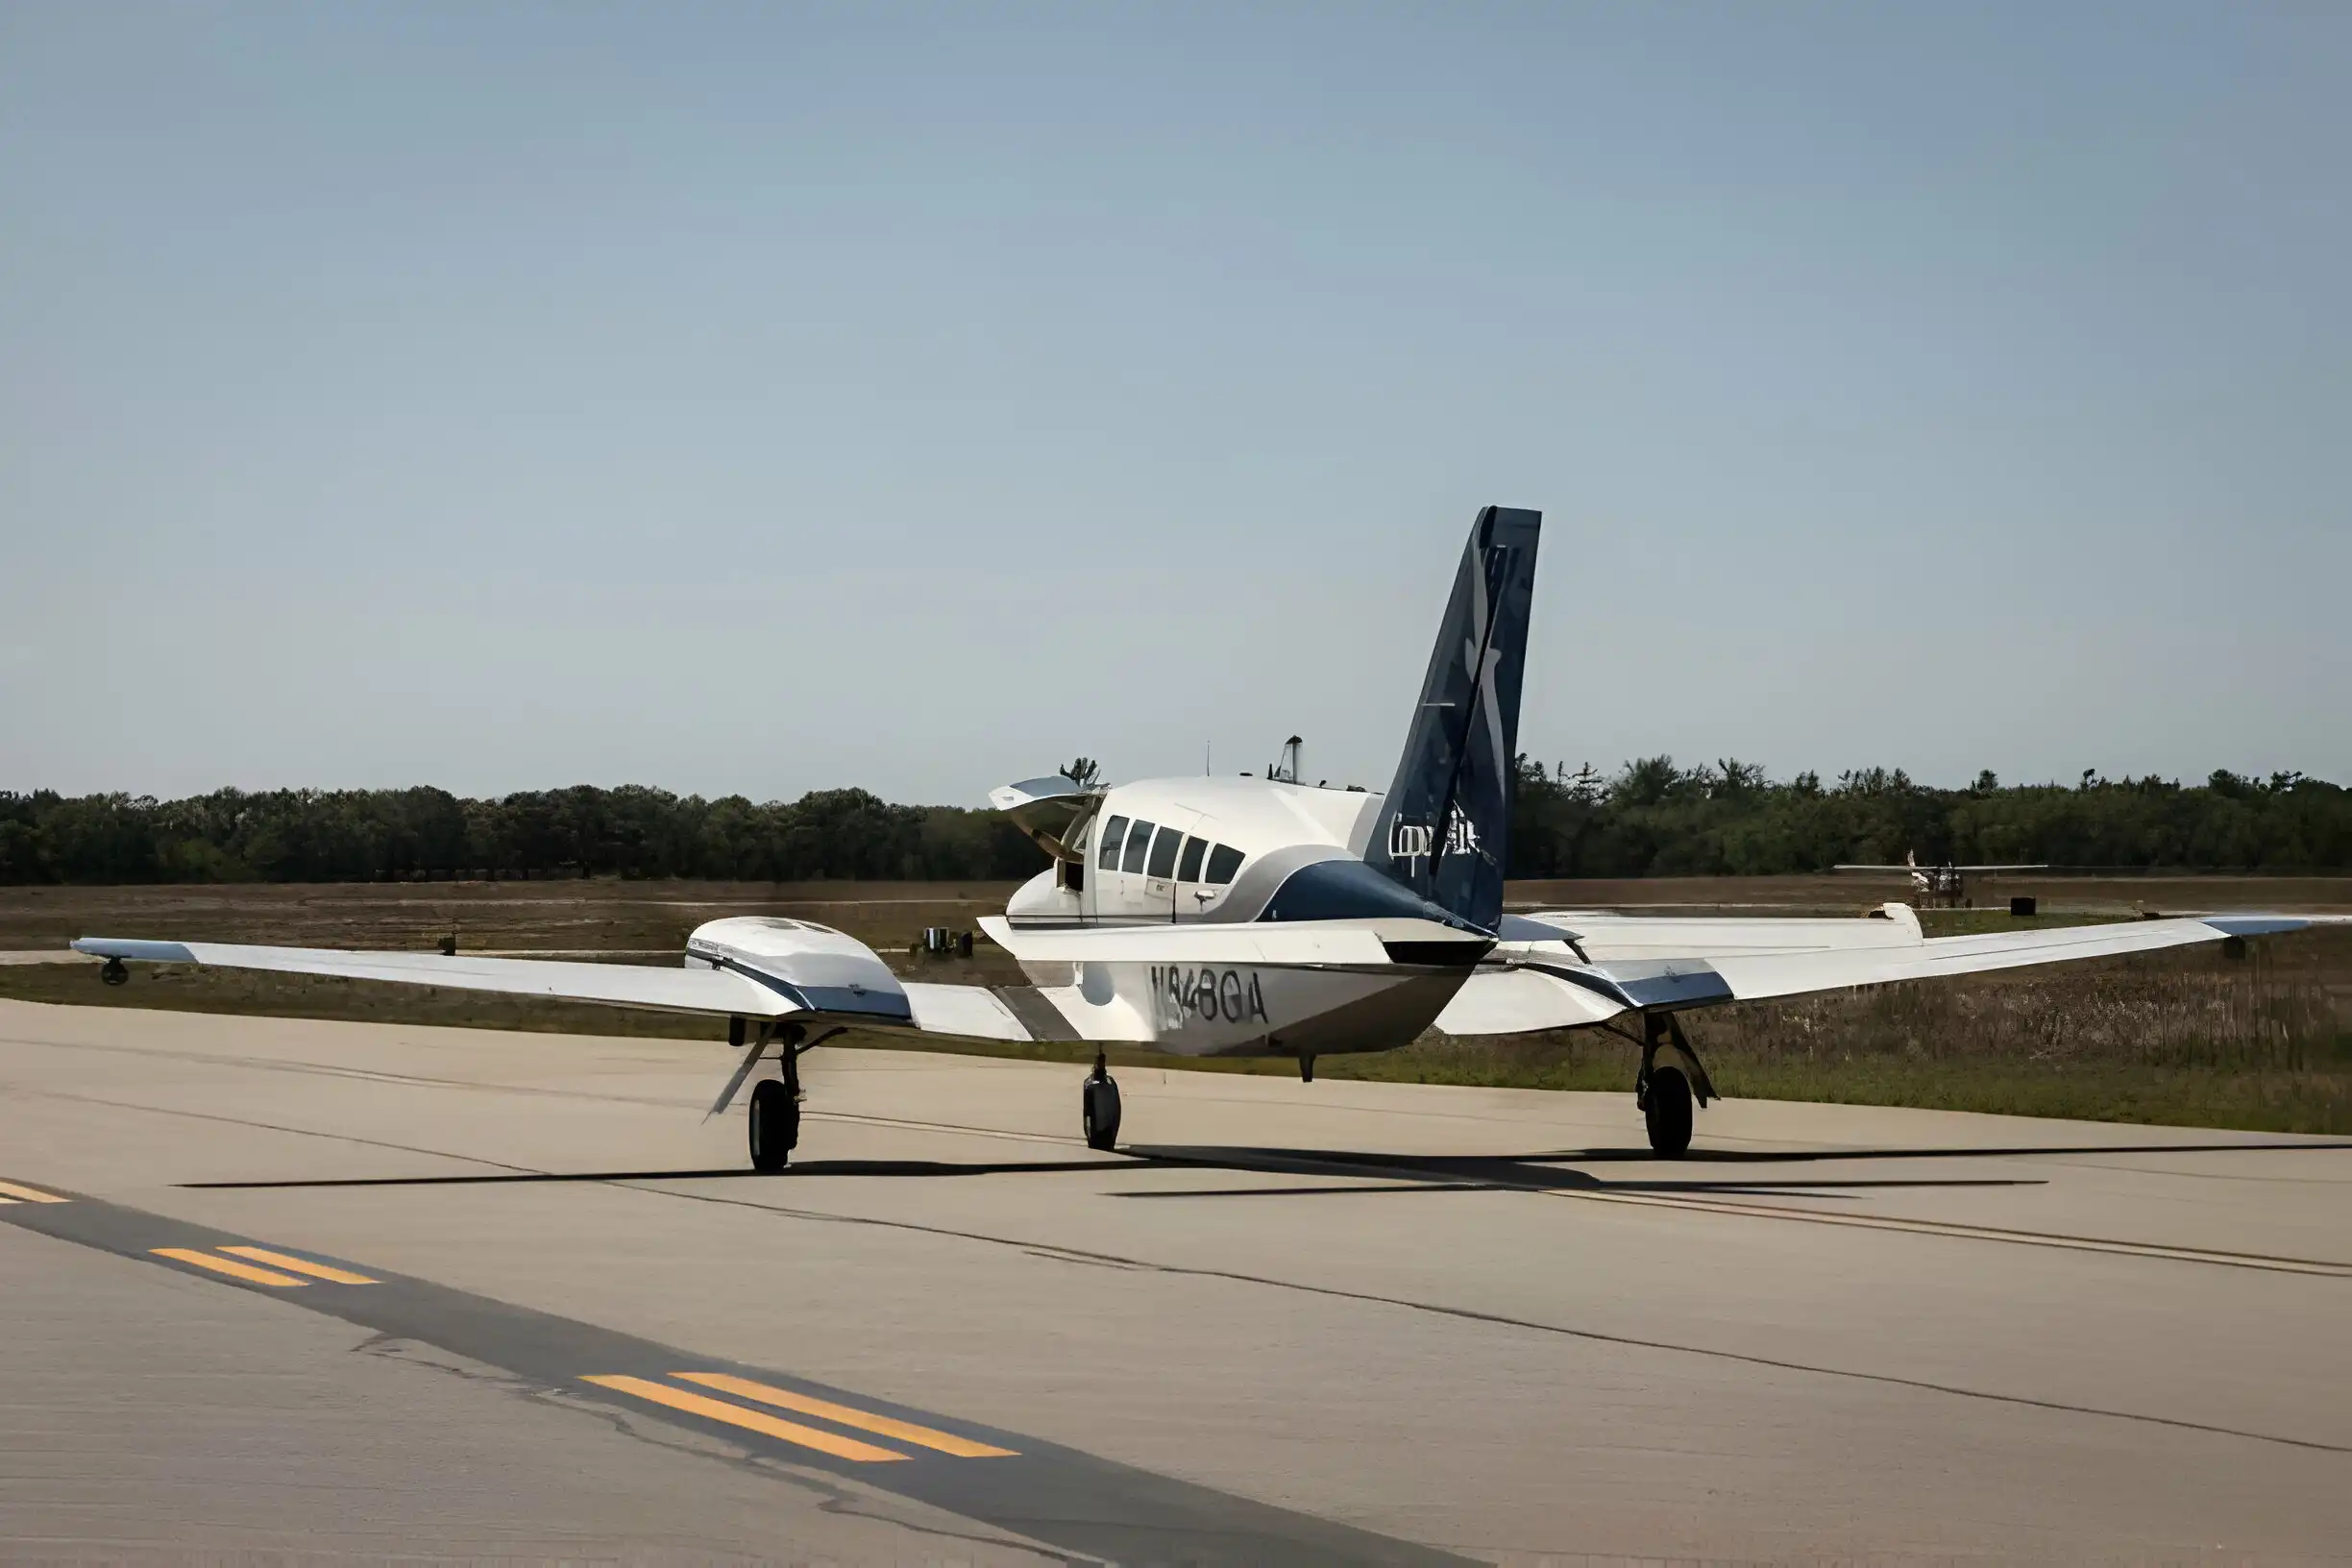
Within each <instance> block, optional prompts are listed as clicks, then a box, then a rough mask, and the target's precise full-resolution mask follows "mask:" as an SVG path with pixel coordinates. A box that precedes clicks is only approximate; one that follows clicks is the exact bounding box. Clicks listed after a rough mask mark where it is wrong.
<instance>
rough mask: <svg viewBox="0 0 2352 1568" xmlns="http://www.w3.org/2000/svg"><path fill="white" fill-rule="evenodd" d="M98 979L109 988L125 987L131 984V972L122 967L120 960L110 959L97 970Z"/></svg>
mask: <svg viewBox="0 0 2352 1568" xmlns="http://www.w3.org/2000/svg"><path fill="white" fill-rule="evenodd" d="M98 978H99V979H101V980H104V981H105V982H106V983H107V984H108V985H110V986H126V985H129V984H130V983H131V971H130V969H129V968H125V967H124V965H123V961H122V960H121V959H119V958H110V959H108V960H107V961H106V964H105V966H104V967H103V968H100V969H99V971H98Z"/></svg>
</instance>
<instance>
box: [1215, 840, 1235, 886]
mask: <svg viewBox="0 0 2352 1568" xmlns="http://www.w3.org/2000/svg"><path fill="white" fill-rule="evenodd" d="M1240 869H1241V851H1240V850H1238V849H1236V848H1234V847H1233V846H1232V845H1225V844H1220V845H1216V846H1215V847H1214V848H1213V849H1211V850H1210V851H1209V875H1208V877H1207V878H1206V880H1207V881H1209V882H1212V883H1214V884H1216V885H1217V886H1219V887H1222V886H1223V885H1224V884H1226V883H1228V882H1231V881H1232V880H1233V879H1234V872H1236V871H1237V870H1240Z"/></svg>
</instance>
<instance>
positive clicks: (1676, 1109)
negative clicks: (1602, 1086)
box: [1633, 1013, 1720, 1160]
mask: <svg viewBox="0 0 2352 1568" xmlns="http://www.w3.org/2000/svg"><path fill="white" fill-rule="evenodd" d="M1719 1097H1720V1096H1718V1095H1717V1094H1716V1092H1715V1086H1714V1084H1713V1083H1711V1082H1709V1081H1708V1079H1707V1073H1706V1068H1705V1066H1703V1065H1702V1064H1701V1063H1700V1061H1699V1052H1698V1050H1697V1049H1696V1048H1694V1047H1693V1046H1692V1044H1691V1042H1690V1037H1689V1036H1688V1035H1685V1034H1684V1033H1683V1032H1682V1026H1681V1025H1680V1024H1679V1023H1677V1022H1676V1021H1675V1016H1674V1015H1673V1014H1672V1013H1644V1014H1643V1015H1642V1059H1641V1070H1640V1071H1639V1072H1638V1073H1636V1074H1635V1075H1634V1078H1633V1103H1634V1104H1635V1105H1637V1106H1639V1107H1641V1113H1642V1119H1643V1120H1644V1121H1645V1122H1647V1123H1648V1124H1649V1128H1650V1147H1651V1148H1652V1149H1654V1150H1655V1151H1656V1152H1657V1153H1658V1154H1659V1155H1660V1156H1661V1157H1663V1158H1665V1159H1668V1160H1676V1159H1679V1158H1681V1156H1682V1153H1683V1151H1684V1150H1686V1149H1688V1148H1689V1147H1690V1140H1691V1102H1692V1101H1693V1100H1694V1099H1695V1100H1697V1102H1698V1104H1699V1108H1700V1109H1701V1110H1704V1109H1705V1108H1706V1103H1707V1101H1709V1100H1712V1099H1716V1098H1719Z"/></svg>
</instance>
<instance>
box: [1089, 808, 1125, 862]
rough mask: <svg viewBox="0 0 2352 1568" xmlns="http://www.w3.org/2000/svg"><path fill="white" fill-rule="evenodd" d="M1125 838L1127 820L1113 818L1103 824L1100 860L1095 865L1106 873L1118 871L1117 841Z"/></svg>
mask: <svg viewBox="0 0 2352 1568" xmlns="http://www.w3.org/2000/svg"><path fill="white" fill-rule="evenodd" d="M1126 836H1127V819H1126V818H1124V817H1114V818H1112V819H1111V820H1110V821H1107V822H1105V823H1103V842H1102V859H1101V860H1099V861H1097V862H1096V863H1095V864H1097V865H1099V866H1100V867H1101V868H1102V869H1103V870H1106V871H1115V870H1118V852H1119V840H1121V839H1123V838H1125V837H1126Z"/></svg>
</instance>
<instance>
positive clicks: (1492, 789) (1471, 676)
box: [1364, 506, 1543, 931]
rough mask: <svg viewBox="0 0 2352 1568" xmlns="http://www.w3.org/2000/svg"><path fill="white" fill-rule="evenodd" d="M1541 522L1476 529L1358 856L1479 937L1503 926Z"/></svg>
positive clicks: (1487, 523) (1494, 517)
mask: <svg viewBox="0 0 2352 1568" xmlns="http://www.w3.org/2000/svg"><path fill="white" fill-rule="evenodd" d="M1542 523H1543V514H1542V513H1541V512H1532V511H1522V510H1518V509H1516V508H1513V507H1508V506H1489V507H1487V508H1485V509H1484V510H1483V511H1482V512H1480V513H1479V516H1478V522H1477V523H1475V524H1473V525H1472V526H1471V529H1470V541H1469V544H1468V545H1467V546H1466V547H1465V548H1464V549H1463V551H1462V559H1461V568H1460V570H1459V571H1458V572H1457V573H1456V574H1455V577H1454V594H1453V597H1452V598H1451V599H1449V600H1447V601H1446V611H1445V620H1444V621H1443V622H1442V623H1441V624H1440V625H1439V626H1438V628H1437V646H1436V647H1435V648H1434V649H1433V650H1432V651H1431V653H1430V663H1429V673H1428V674H1425V675H1424V676H1423V677H1422V680H1421V700H1420V702H1419V704H1418V705H1417V706H1416V707H1415V708H1414V709H1413V715H1412V723H1411V725H1410V727H1409V729H1408V730H1407V732H1406V736H1405V754H1404V755H1403V756H1402V757H1400V758H1398V759H1397V772H1396V779H1395V781H1394V782H1393V783H1391V784H1390V785H1389V786H1388V796H1387V798H1386V799H1385V800H1384V801H1383V802H1382V803H1381V813H1380V817H1379V820H1378V821H1376V822H1375V823H1374V825H1373V829H1372V842H1371V843H1370V844H1369V845H1366V846H1365V849H1364V859H1365V861H1366V862H1367V863H1368V864H1370V865H1371V866H1373V867H1375V868H1377V869H1378V870H1382V871H1384V872H1386V873H1387V874H1388V875H1389V876H1391V877H1393V878H1395V879H1396V880H1397V881H1398V882H1400V883H1402V884H1404V885H1405V886H1406V887H1408V888H1409V889H1411V890H1412V891H1413V892H1414V893H1417V894H1420V895H1421V896H1422V897H1424V898H1426V899H1428V900H1429V901H1430V902H1431V903H1433V904H1435V905H1437V906H1438V907H1439V908H1440V909H1443V910H1445V911H1447V912H1448V913H1449V914H1452V915H1455V916H1457V917H1458V918H1460V919H1464V920H1467V921H1469V922H1470V923H1471V924H1473V925H1476V926H1478V927H1479V928H1480V929H1482V930H1485V931H1492V930H1494V929H1496V928H1497V927H1498V926H1499V925H1500V924H1501V923H1502V919H1503V872H1504V869H1505V867H1506V866H1507V864H1508V860H1509V848H1510V797H1511V783H1512V765H1513V759H1514V758H1515V757H1517V755H1518V747H1519V688H1520V683H1521V679H1522V677H1523V675H1524V674H1526V668H1527V634H1528V619H1529V614H1530V610H1531V606H1532V604H1533V601H1534V597H1535V545H1536V536H1537V532H1538V530H1539V528H1540V527H1541V526H1542ZM1439 824H1443V826H1442V828H1441V827H1440V825H1439Z"/></svg>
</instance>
